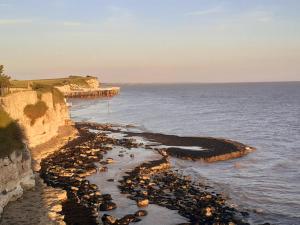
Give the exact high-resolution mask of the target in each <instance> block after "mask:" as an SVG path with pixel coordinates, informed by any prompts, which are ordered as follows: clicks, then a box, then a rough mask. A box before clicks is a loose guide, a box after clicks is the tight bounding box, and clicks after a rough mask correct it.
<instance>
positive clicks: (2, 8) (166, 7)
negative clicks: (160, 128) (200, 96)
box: [0, 0, 300, 82]
mask: <svg viewBox="0 0 300 225" xmlns="http://www.w3.org/2000/svg"><path fill="white" fill-rule="evenodd" d="M0 64H4V65H5V67H6V73H8V74H10V75H11V76H13V77H14V78H17V79H30V78H48V77H60V76H67V75H71V74H72V75H76V74H84V75H86V74H91V75H97V76H99V77H100V78H101V81H104V82H241V81H284V80H286V81H289V80H300V1H299V0H294V1H293V0H251V1H248V0H240V1H238V0H231V1H230V0H228V1H226V0H224V1H214V0H206V1H203V0H116V1H115V0H106V1H105V0H26V1H22V0H0Z"/></svg>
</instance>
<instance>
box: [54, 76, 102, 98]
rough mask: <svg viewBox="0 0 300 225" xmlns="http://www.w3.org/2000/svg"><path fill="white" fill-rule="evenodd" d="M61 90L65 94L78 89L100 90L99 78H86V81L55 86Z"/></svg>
mask: <svg viewBox="0 0 300 225" xmlns="http://www.w3.org/2000/svg"><path fill="white" fill-rule="evenodd" d="M55 87H56V88H57V89H58V90H60V91H61V92H62V93H63V94H64V95H68V94H69V93H71V92H72V91H76V90H77V91H78V90H85V91H87V90H89V91H91V90H98V89H99V88H100V83H99V80H98V79H97V78H96V77H90V78H86V79H85V80H84V83H78V84H76V83H70V84H66V85H60V86H55Z"/></svg>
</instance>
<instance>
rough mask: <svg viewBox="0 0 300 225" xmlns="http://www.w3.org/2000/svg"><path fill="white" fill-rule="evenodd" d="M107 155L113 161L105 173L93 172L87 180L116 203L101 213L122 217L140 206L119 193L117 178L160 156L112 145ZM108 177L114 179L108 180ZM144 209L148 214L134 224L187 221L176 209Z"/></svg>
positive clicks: (152, 152) (155, 207)
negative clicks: (110, 208)
mask: <svg viewBox="0 0 300 225" xmlns="http://www.w3.org/2000/svg"><path fill="white" fill-rule="evenodd" d="M119 151H124V152H123V154H124V156H123V157H119V156H118V155H119ZM130 154H134V159H132V158H131V157H130ZM109 157H111V158H113V159H114V162H113V163H112V164H108V165H107V168H108V171H107V172H105V173H103V172H102V173H101V172H100V173H97V174H94V175H92V176H90V177H89V178H88V180H89V181H91V182H92V183H94V184H97V185H98V187H99V189H100V190H101V192H102V193H104V194H110V195H111V196H112V199H113V202H115V203H116V204H117V205H118V207H117V208H116V209H114V210H112V211H109V212H103V213H102V214H101V215H103V214H105V213H106V214H109V215H113V216H115V217H117V218H122V217H123V216H125V215H127V214H134V213H135V212H136V211H138V210H139V209H142V208H139V207H137V205H136V202H135V201H133V200H130V199H128V198H127V197H126V195H124V194H121V193H120V190H119V188H118V185H119V183H118V180H121V179H122V177H123V176H124V175H125V172H126V171H130V170H132V169H134V168H135V167H136V166H138V165H140V164H142V163H143V162H144V161H150V160H156V159H159V158H161V156H160V155H159V154H157V153H156V152H154V151H152V150H146V149H144V148H134V149H130V150H129V149H125V148H122V147H114V148H113V149H112V150H111V151H109V152H108V153H107V154H106V155H105V158H109ZM108 179H114V181H113V182H110V181H108ZM145 209H146V210H147V212H148V215H147V216H146V217H143V218H141V219H142V221H140V222H138V223H136V224H143V225H153V224H162V225H172V224H179V223H183V222H187V220H186V219H185V218H183V217H181V216H180V215H178V213H177V212H176V211H174V210H169V209H167V208H164V207H160V206H158V205H153V204H150V205H148V206H147V207H146V208H145ZM101 215H100V216H101Z"/></svg>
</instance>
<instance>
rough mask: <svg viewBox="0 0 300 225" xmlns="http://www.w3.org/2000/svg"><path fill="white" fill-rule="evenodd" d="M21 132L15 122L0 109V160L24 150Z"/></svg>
mask: <svg viewBox="0 0 300 225" xmlns="http://www.w3.org/2000/svg"><path fill="white" fill-rule="evenodd" d="M23 139H24V135H23V131H22V130H21V128H20V127H19V125H18V124H17V122H16V121H14V120H12V119H11V118H10V117H9V115H8V114H7V113H6V112H5V111H4V110H3V109H2V108H1V107H0V158H4V157H6V156H9V155H10V154H11V153H12V152H13V151H18V150H21V149H23V148H24V144H23Z"/></svg>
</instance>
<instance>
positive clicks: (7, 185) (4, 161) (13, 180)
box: [0, 148, 35, 216]
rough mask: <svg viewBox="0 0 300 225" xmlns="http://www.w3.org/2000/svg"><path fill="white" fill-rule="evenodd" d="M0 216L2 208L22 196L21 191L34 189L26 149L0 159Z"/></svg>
mask: <svg viewBox="0 0 300 225" xmlns="http://www.w3.org/2000/svg"><path fill="white" fill-rule="evenodd" d="M0 171H1V172H0V216H1V214H2V211H3V208H4V206H6V205H7V203H8V202H9V201H14V200H16V199H18V198H19V197H21V196H22V194H23V191H24V190H26V189H29V188H32V187H34V185H35V179H34V175H33V172H32V169H31V158H30V154H29V151H28V149H27V148H24V149H23V150H22V151H14V152H13V153H11V154H10V155H9V156H8V157H5V158H0Z"/></svg>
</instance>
